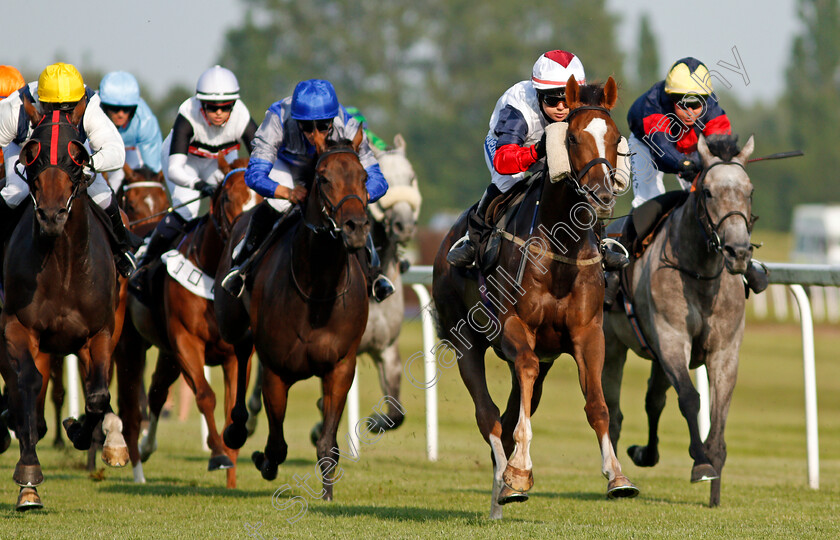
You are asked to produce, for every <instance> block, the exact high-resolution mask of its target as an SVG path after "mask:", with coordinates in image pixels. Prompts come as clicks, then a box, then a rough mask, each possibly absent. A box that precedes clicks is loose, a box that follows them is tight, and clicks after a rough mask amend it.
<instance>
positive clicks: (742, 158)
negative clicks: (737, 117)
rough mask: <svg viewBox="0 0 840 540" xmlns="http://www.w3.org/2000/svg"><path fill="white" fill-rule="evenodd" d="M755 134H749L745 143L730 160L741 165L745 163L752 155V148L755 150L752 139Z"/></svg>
mask: <svg viewBox="0 0 840 540" xmlns="http://www.w3.org/2000/svg"><path fill="white" fill-rule="evenodd" d="M754 138H755V135H750V138H749V139H748V140H747V144H745V145H744V147H743V148H741V152H739V153H738V155H737V156H735V157H734V158H732V161H737V162H738V163H740V164H741V165H746V164H747V160H748V159H749V157H750V156H751V155H752V153H753V150H755V141H754V140H753V139H754Z"/></svg>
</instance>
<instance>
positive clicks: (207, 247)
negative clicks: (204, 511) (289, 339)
mask: <svg viewBox="0 0 840 540" xmlns="http://www.w3.org/2000/svg"><path fill="white" fill-rule="evenodd" d="M247 164H248V161H247V159H244V158H240V159H238V160H236V161H234V162H233V164H228V163H227V161H225V159H224V157H220V158H219V169H220V170H221V171H222V172H223V173H224V174H225V180H224V182H222V183H221V184H220V185H219V187H218V188H217V189H216V192H215V194H214V195H213V197H212V200H211V208H210V212H209V213H208V214H207V217H206V218H205V219H204V220H203V221H201V222H200V223H199V224H198V225H197V226H196V227H195V228H194V229H192V230H191V231H190V232H188V233H187V235H186V236H185V237H184V239H183V240H182V241H181V244H180V246H179V248H178V251H179V253H180V254H181V255H182V256H183V257H184V258H185V259H186V260H188V261H190V262H191V263H192V264H193V265H194V266H195V267H196V268H197V269H200V270H201V271H202V272H204V273H205V274H207V275H208V276H214V275H215V273H216V269H217V267H218V265H219V261H220V258H221V256H222V249H223V248H224V245H225V242H226V241H227V239H228V237H229V236H230V232H231V228H232V226H233V223H234V221H236V219H237V218H238V217H239V215H240V214H241V213H242V211H243V210H247V209H249V208H251V207H253V206H254V205H255V204H257V203H258V202H260V200H261V197H259V195H257V194H256V193H255V192H254V191H252V190H251V189H250V188H248V186H247V185H246V184H245V166H246V165H247ZM196 272H197V271H196ZM207 280H208V281H209V282H210V283H212V277H208V278H207ZM216 290H218V289H216ZM161 292H162V297H160V298H159V300H160V301H159V303H158V304H159V305H158V309H155V310H153V309H150V308H148V307H146V306H145V305H143V304H142V303H141V302H139V301H137V300H136V299H134V298H132V299H131V300H130V301H129V306H130V309H131V316H132V319H133V320H134V323H135V325H136V327H137V329H138V331H139V332H140V334H141V335H142V336H143V337H144V338H146V339H147V340H149V341H150V342H151V343H153V344H155V345H156V346H157V347H158V348H160V349H161V352H162V354H161V355H160V356H158V361H157V365H156V367H155V372H154V374H153V375H152V384H151V386H150V387H149V430H148V432H147V434H146V436H145V437H144V438H143V440H142V441H141V444H140V454H141V460H142V461H146V460H147V459H148V458H149V456H151V454H152V453H153V452H154V451H155V449H156V447H157V440H156V435H157V425H158V421H159V419H160V413H161V409H162V408H163V404H164V402H165V401H166V396H167V394H168V392H169V387H170V386H171V385H172V383H173V382H175V380H176V379H177V378H178V376H179V375H181V374H183V376H184V380H185V381H186V382H187V384H188V385H189V386H190V388H191V389H192V391H193V392H194V393H195V399H196V403H197V404H198V409H199V411H201V414H202V415H203V416H204V419H205V420H206V421H207V426H208V427H209V433H208V437H207V445H208V446H209V447H210V453H211V454H210V461H209V464H208V470H209V471H216V470H227V471H228V472H227V487H230V488H233V487H236V468H235V467H236V458H237V455H238V454H239V450H238V449H231V448H227V447H225V445H224V443H223V441H222V438H221V436H220V435H219V431H218V430H217V429H216V420H215V418H214V410H215V408H216V395H215V393H214V392H213V390H212V388H210V384H209V383H208V382H207V379H205V377H204V366H205V365H208V366H218V365H221V366H222V369H223V371H224V377H225V408H224V412H225V422H224V425H225V426H227V425H228V424H230V413H231V410H232V409H233V403H234V399H235V397H236V384H237V369H238V363H237V358H236V355H235V353H234V349H233V346H232V345H231V344H230V343H227V342H226V341H225V340H224V339H222V337H221V335H220V334H219V330H218V327H217V324H216V317H215V315H214V311H213V300H211V299H209V298H206V297H204V296H201V295H199V294H198V293H197V292H193V291H190V290H188V289H187V288H186V287H185V286H184V285H182V284H181V283H179V282H178V281H177V280H176V279H174V278H173V277H172V276H170V275H169V274H168V273H167V274H166V275H165V276H163V287H162V291H161ZM243 369H244V370H245V377H246V380H247V377H248V373H249V369H250V366H249V365H248V364H247V363H246V365H245V366H244V367H243Z"/></svg>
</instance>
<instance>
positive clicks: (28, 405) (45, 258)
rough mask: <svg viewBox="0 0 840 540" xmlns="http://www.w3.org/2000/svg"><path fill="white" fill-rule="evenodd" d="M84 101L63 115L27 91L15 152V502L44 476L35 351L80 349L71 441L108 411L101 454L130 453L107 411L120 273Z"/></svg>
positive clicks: (7, 283) (86, 439)
mask: <svg viewBox="0 0 840 540" xmlns="http://www.w3.org/2000/svg"><path fill="white" fill-rule="evenodd" d="M86 105H87V104H86V102H85V101H84V100H83V101H81V102H79V104H78V105H77V106H76V107H75V108H74V109H73V111H72V113H70V114H68V113H65V112H60V111H53V112H51V113H49V115H47V116H42V115H41V114H40V113H39V112H38V111H36V110H35V107H34V106H33V105H32V104H31V103H30V102H29V101H28V100H26V101H25V102H24V106H25V108H26V112H27V114H28V115H29V117H30V118H31V119H32V122H33V124H35V126H36V127H35V129H34V131H33V133H32V137H31V139H30V140H29V141H28V142H26V143H25V144H24V146H23V148H22V149H21V153H20V156H21V161H22V163H23V164H24V166H25V168H26V176H27V183H28V185H29V190H30V196H31V199H32V201H33V204H32V205H31V206H30V205H28V206H27V208H26V209H25V210H24V211H23V214H22V217H21V220H20V221H19V222H18V224H17V226H16V228H15V229H14V232H13V233H12V235H11V237H10V239H9V241H8V245H7V247H6V252H7V253H14V254H15V256H14V257H6V258H5V260H4V266H3V280H4V289H5V291H6V298H5V305H4V306H3V311H2V314H0V327H2V329H3V337H4V345H5V347H2V348H0V349H2V354H3V358H2V361H0V369H2V374H3V378H4V379H5V380H6V383H7V384H8V387H9V401H10V407H9V409H10V412H11V415H12V425H13V426H15V433H16V434H17V436H18V437H19V439H20V460H19V461H18V463H17V466H16V467H15V473H14V476H13V478H14V481H15V483H17V484H18V485H19V486H20V487H21V490H20V494H19V496H18V502H17V508H18V509H19V510H26V509H29V508H41V507H43V504H42V503H41V499H40V497H39V495H38V492H37V486H38V485H40V484H41V482H43V480H44V476H43V473H42V472H41V465H40V462H39V461H38V456H37V453H36V450H35V446H36V444H37V441H38V438H39V435H43V432H41V433H39V431H41V430H42V429H43V431H45V428H46V426H45V425H44V426H41V425H39V424H40V423H42V421H41V420H40V419H39V418H38V415H37V412H36V408H37V397H38V394H39V392H40V390H41V387H42V384H43V382H44V380H43V379H44V376H43V375H42V373H41V372H39V370H38V369H37V367H36V358H37V357H39V356H41V357H42V358H44V357H46V356H47V355H49V354H70V353H76V352H77V351H78V353H79V358H80V360H81V364H80V367H81V370H82V375H83V378H84V380H85V388H86V392H85V402H86V403H85V413H86V414H85V416H84V421H83V422H77V421H76V420H74V419H69V418H68V419H67V420H65V421H64V426H65V428H66V430H67V436H68V438H69V439H70V440H71V441H72V442H73V445H74V446H75V447H76V448H77V449H80V450H85V449H87V448H88V447H89V446H90V443H91V434H92V431H93V428H94V427H95V426H96V425H97V424H98V423H99V422H100V421H102V420H103V418H105V419H106V426H105V431H106V432H108V439H106V447H105V451H104V452H103V456H102V457H103V460H104V461H105V462H106V463H107V464H109V465H114V466H121V465H124V464H125V463H126V461H128V449H127V448H126V447H125V442H124V441H123V440H122V435H120V434H119V432H118V428H119V419H118V418H117V417H116V416H115V415H113V414H112V413H110V399H111V396H110V394H109V392H108V381H109V379H110V371H111V347H112V340H113V339H114V338H115V334H118V333H119V330H120V328H119V326H118V322H121V321H117V320H116V318H115V315H114V312H115V309H116V306H117V303H118V298H119V282H118V281H117V274H116V269H115V268H114V263H113V258H112V254H111V247H110V244H109V240H108V234H109V232H108V230H107V227H108V225H106V224H105V223H104V222H103V221H102V219H103V218H104V217H103V218H100V217H97V215H96V214H95V213H96V212H97V211H98V208H96V209H94V208H93V206H95V205H94V204H93V203H92V202H91V201H90V200H89V199H88V197H87V195H86V191H85V189H86V187H87V185H88V182H89V177H88V176H86V175H85V171H84V166H85V165H87V164H88V163H89V161H90V157H89V155H88V152H87V150H85V148H84V146H83V145H82V143H81V142H80V141H79V132H78V129H77V127H76V126H78V125H79V123H80V121H81V119H82V117H83V115H84V111H85V107H86ZM104 219H106V220H107V218H104ZM45 363H46V365H48V360H45ZM42 365H44V364H42ZM106 413H110V416H111V418H110V419H109V418H108V417H107V416H106ZM112 430H117V431H116V432H114V431H112ZM109 439H110V441H109ZM117 439H118V440H117ZM109 442H110V444H109Z"/></svg>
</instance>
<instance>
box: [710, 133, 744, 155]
mask: <svg viewBox="0 0 840 540" xmlns="http://www.w3.org/2000/svg"><path fill="white" fill-rule="evenodd" d="M706 146H708V147H709V152H711V154H712V155H713V156H717V157H719V158H720V159H722V160H723V161H732V158H734V157H735V156H737V155H738V154H739V153H740V152H741V149H740V148H738V136H737V135H724V134H715V135H709V136H708V137H706Z"/></svg>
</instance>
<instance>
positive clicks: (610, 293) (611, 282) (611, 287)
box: [604, 270, 621, 308]
mask: <svg viewBox="0 0 840 540" xmlns="http://www.w3.org/2000/svg"><path fill="white" fill-rule="evenodd" d="M620 285H621V275H620V274H619V272H618V271H616V270H611V271H607V272H604V307H605V308H609V307H612V305H613V304H614V303H615V299H616V298H617V297H618V289H619V286H620Z"/></svg>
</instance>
